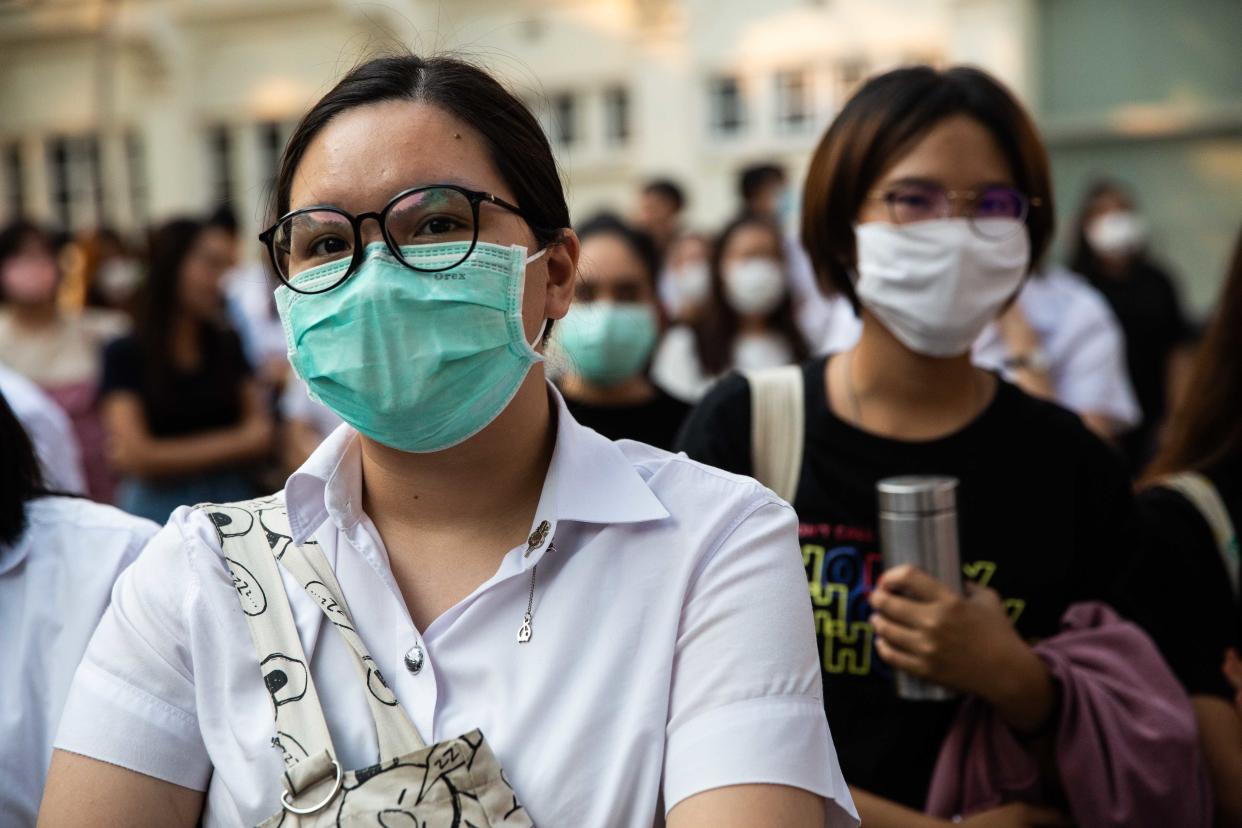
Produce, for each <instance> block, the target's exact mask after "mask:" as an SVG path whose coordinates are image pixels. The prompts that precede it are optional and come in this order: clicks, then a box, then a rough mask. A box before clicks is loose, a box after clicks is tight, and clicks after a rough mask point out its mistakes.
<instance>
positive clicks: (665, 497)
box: [40, 55, 857, 828]
mask: <svg viewBox="0 0 1242 828" xmlns="http://www.w3.org/2000/svg"><path fill="white" fill-rule="evenodd" d="M275 191H276V192H275V204H274V209H273V214H274V218H273V223H272V225H271V226H270V227H269V229H268V230H266V231H265V232H264V233H263V234H262V235H261V239H262V240H263V242H264V244H265V246H266V247H267V251H268V253H269V254H270V258H271V261H272V265H273V267H274V268H275V270H276V272H277V274H278V275H279V277H280V279H281V282H282V284H281V286H280V287H279V288H277V291H276V303H277V307H278V309H279V311H280V316H281V321H282V323H283V326H284V330H285V335H286V340H287V344H288V349H289V357H290V361H291V362H292V365H293V368H294V370H295V371H296V372H297V374H298V376H299V378H300V379H301V380H303V381H304V382H305V383H306V385H307V387H308V389H309V391H310V394H311V395H312V396H313V397H315V398H316V399H317V400H319V401H320V402H322V403H323V404H324V405H326V406H327V407H328V408H330V409H331V410H332V411H333V412H335V413H336V414H337V415H338V416H339V417H340V418H341V419H342V420H343V421H344V424H343V425H341V426H340V427H339V428H338V429H337V430H336V431H335V432H333V433H332V434H331V435H330V436H329V437H328V438H327V439H326V440H325V441H324V442H323V444H322V445H321V446H320V447H319V448H318V449H317V450H316V451H315V452H314V454H312V455H311V457H310V458H309V459H308V460H307V461H306V462H305V463H304V464H303V465H302V466H301V467H300V468H299V469H298V471H297V472H295V473H294V474H293V475H292V476H291V477H290V478H289V480H288V482H287V483H286V485H285V488H284V489H283V490H282V491H281V492H278V493H277V494H275V495H272V496H270V497H266V498H261V499H258V500H253V501H248V502H241V503H230V504H205V505H202V506H200V507H197V508H193V509H191V508H185V507H183V508H181V509H179V510H178V511H177V512H175V513H174V514H173V516H172V518H171V520H170V521H169V524H168V526H167V527H166V528H165V529H164V530H163V531H162V532H161V533H160V534H158V535H157V536H156V537H155V539H154V540H152V542H151V543H150V544H149V545H148V547H147V548H146V549H145V550H144V551H143V553H142V555H141V556H140V557H139V560H138V561H137V562H136V563H135V564H134V565H133V566H131V567H130V568H128V569H127V570H126V572H125V574H123V575H122V576H121V578H120V580H119V581H118V583H117V586H116V589H115V591H114V593H113V601H112V605H111V607H110V608H109V610H108V612H107V613H106V614H105V616H104V618H103V620H102V621H101V622H100V626H99V628H98V630H97V632H96V634H95V637H94V638H93V640H92V642H91V646H90V648H89V649H88V652H87V653H86V655H85V657H84V659H83V663H82V666H81V667H80V668H79V670H78V672H77V674H76V679H75V684H74V687H73V688H72V689H71V690H70V694H69V699H68V702H67V705H66V708H65V713H64V715H63V716H62V719H61V726H60V731H59V738H58V740H57V742H56V747H57V751H56V753H55V755H54V757H53V760H52V766H51V769H50V771H49V778H48V784H47V789H46V794H45V796H44V801H43V807H42V811H41V813H40V824H41V825H44V826H62V825H65V826H67V825H83V824H90V825H98V824H109V825H127V826H156V825H158V826H190V825H200V824H201V825H204V826H209V828H216V827H217V826H236V825H254V824H256V823H261V824H263V825H283V826H285V828H290V827H291V826H326V825H346V824H348V825H364V824H365V825H379V824H384V825H397V824H402V825H404V824H417V825H425V826H428V828H438V827H439V826H448V825H464V824H473V825H491V826H496V828H527V826H530V825H531V824H535V825H540V826H603V825H607V826H610V827H613V826H615V828H650V826H652V825H655V824H664V825H667V826H669V828H706V827H707V826H712V828H742V826H751V825H781V826H791V828H811V826H816V827H817V828H818V826H824V825H829V826H831V828H844V826H852V825H856V824H857V821H856V819H855V817H854V816H853V814H852V805H851V804H850V799H849V793H848V790H847V788H846V786H845V783H844V781H843V780H842V778H841V775H840V772H839V770H838V765H837V761H836V755H835V753H834V751H833V748H832V740H831V737H830V735H829V732H828V726H827V722H826V720H825V719H824V715H823V712H822V707H823V700H822V689H821V683H820V669H819V658H818V654H817V652H816V649H815V639H814V625H813V619H812V612H811V607H810V603H809V602H808V601H807V600H806V586H805V581H804V580H803V574H802V557H801V554H800V553H799V550H798V546H797V524H796V520H795V518H794V516H793V513H792V510H791V509H790V508H789V507H788V506H787V505H786V504H784V503H783V502H781V501H780V500H778V499H777V498H776V497H775V495H773V494H772V493H771V492H769V491H767V490H766V489H764V488H762V487H761V486H759V485H758V484H757V483H755V482H754V481H751V480H748V479H746V478H742V477H737V476H734V475H730V474H726V473H723V472H720V471H717V470H715V469H711V468H708V467H706V466H702V465H700V464H698V463H695V462H693V461H690V460H688V459H686V458H685V457H684V456H682V455H674V454H670V453H668V452H665V451H661V450H659V449H656V448H652V447H651V446H647V445H644V444H642V443H637V442H631V441H619V442H613V441H612V440H609V439H607V438H605V437H603V436H601V435H599V434H598V433H596V432H595V431H593V430H591V429H589V428H585V427H583V426H581V425H579V424H578V423H577V422H576V421H575V420H574V418H573V416H572V414H571V413H570V411H569V410H568V408H567V407H566V405H565V403H564V400H563V399H562V397H561V395H560V394H559V392H557V390H556V389H555V388H554V387H552V386H551V385H549V384H548V382H547V381H546V379H545V376H544V369H543V351H544V347H545V341H546V338H547V337H546V336H545V333H546V331H547V330H548V329H549V327H550V326H552V325H553V320H555V324H556V326H559V325H560V324H561V322H562V321H564V317H565V315H566V313H567V311H568V310H569V306H570V303H571V301H572V299H573V291H574V283H575V277H576V274H577V271H578V259H579V242H578V238H577V236H576V235H575V234H574V232H573V231H572V230H570V229H569V227H570V220H569V212H568V209H567V207H566V204H565V196H564V193H563V191H562V189H561V183H560V180H559V177H558V175H557V169H556V163H555V161H554V159H553V156H552V151H551V148H550V146H549V144H548V141H547V139H546V137H545V136H544V134H543V132H542V131H541V130H540V128H539V126H538V122H537V121H536V120H535V118H534V117H533V116H532V114H531V113H530V111H529V110H528V109H527V108H526V106H525V105H523V104H522V102H521V101H520V100H518V99H517V98H515V97H514V96H513V95H512V94H510V93H509V92H507V91H506V90H505V89H504V88H503V87H502V86H501V85H500V84H499V83H497V82H496V81H495V80H494V79H493V78H491V77H490V76H489V75H487V74H486V73H485V72H483V71H482V70H481V69H479V68H477V67H474V66H471V65H469V64H466V63H463V62H461V61H458V60H454V59H451V58H444V57H440V58H431V59H421V58H418V57H415V56H412V55H407V56H402V57H393V58H381V59H377V60H373V61H370V62H368V63H365V64H362V65H361V66H359V67H358V68H356V69H354V70H353V71H351V72H350V73H349V75H348V76H346V77H345V78H344V79H343V80H342V81H341V82H340V83H339V84H337V86H336V87H334V88H333V89H332V90H331V91H329V92H328V93H327V94H326V95H325V96H324V97H323V99H322V100H320V101H319V102H318V103H316V104H315V105H314V106H313V107H312V108H311V110H310V112H309V113H308V114H307V115H306V117H305V118H304V119H303V120H302V122H301V123H300V124H299V126H298V127H297V128H296V129H295V130H294V132H293V135H292V136H291V138H290V141H289V145H288V148H287V149H286V152H285V155H284V158H283V160H282V162H281V168H280V172H279V175H278V177H277V181H276V187H275ZM239 610H240V611H239Z"/></svg>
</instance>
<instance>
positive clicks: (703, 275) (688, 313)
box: [659, 233, 712, 323]
mask: <svg viewBox="0 0 1242 828" xmlns="http://www.w3.org/2000/svg"><path fill="white" fill-rule="evenodd" d="M711 258H712V240H711V239H710V238H708V237H707V236H706V235H704V234H703V233H684V234H683V235H682V236H681V237H679V238H678V239H677V240H676V241H675V242H673V244H672V245H671V246H670V247H669V249H668V255H667V256H665V257H664V270H663V272H661V274H660V284H659V293H660V304H661V306H663V308H664V312H665V313H666V314H668V318H669V319H672V320H674V321H676V322H686V323H692V322H693V321H694V320H695V319H696V318H698V315H699V314H700V313H701V312H702V311H703V308H705V307H707V300H708V299H709V298H710V297H711V294H712V266H711Z"/></svg>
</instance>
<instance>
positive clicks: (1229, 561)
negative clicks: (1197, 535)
mask: <svg viewBox="0 0 1242 828" xmlns="http://www.w3.org/2000/svg"><path fill="white" fill-rule="evenodd" d="M1160 485H1161V486H1163V487H1165V488H1166V489H1172V490H1173V491H1175V492H1177V493H1178V494H1180V495H1181V496H1182V497H1184V498H1186V499H1187V500H1189V501H1190V502H1191V503H1192V504H1193V505H1194V507H1195V508H1196V509H1198V510H1199V513H1200V514H1201V515H1203V519H1204V520H1205V521H1207V524H1208V526H1209V527H1211V529H1212V536H1213V537H1214V538H1215V539H1216V549H1217V551H1218V552H1219V553H1220V559H1221V562H1222V563H1223V564H1224V565H1225V572H1226V574H1227V575H1228V576H1229V585H1230V587H1232V588H1233V597H1234V599H1235V600H1236V599H1237V598H1238V597H1239V596H1240V595H1242V584H1240V583H1239V578H1240V571H1242V563H1240V561H1239V554H1238V533H1237V530H1236V529H1235V528H1234V525H1233V520H1232V519H1231V518H1230V517H1229V509H1228V507H1226V506H1225V501H1224V500H1222V499H1221V496H1220V492H1218V491H1217V490H1216V486H1214V485H1213V484H1212V481H1211V480H1209V479H1208V478H1207V477H1206V476H1204V475H1202V474H1200V473H1199V472H1192V471H1184V472H1177V473H1175V474H1171V475H1169V476H1167V477H1165V478H1163V479H1161V481H1160Z"/></svg>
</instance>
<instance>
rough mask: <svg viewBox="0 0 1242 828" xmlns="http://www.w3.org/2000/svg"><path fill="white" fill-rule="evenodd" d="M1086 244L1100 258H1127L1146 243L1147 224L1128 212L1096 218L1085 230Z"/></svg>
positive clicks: (1139, 217)
mask: <svg viewBox="0 0 1242 828" xmlns="http://www.w3.org/2000/svg"><path fill="white" fill-rule="evenodd" d="M1085 233H1086V236H1087V244H1089V245H1091V249H1092V250H1094V251H1095V252H1096V253H1098V254H1099V255H1101V256H1129V255H1131V254H1133V253H1137V252H1138V251H1139V250H1141V249H1142V248H1143V245H1144V244H1146V243H1147V222H1145V221H1143V217H1142V216H1140V215H1138V214H1136V213H1131V212H1129V211H1128V210H1127V211H1122V212H1113V213H1105V214H1104V215H1102V216H1096V217H1095V218H1094V219H1092V221H1091V223H1090V224H1088V225H1087V227H1086V228H1085Z"/></svg>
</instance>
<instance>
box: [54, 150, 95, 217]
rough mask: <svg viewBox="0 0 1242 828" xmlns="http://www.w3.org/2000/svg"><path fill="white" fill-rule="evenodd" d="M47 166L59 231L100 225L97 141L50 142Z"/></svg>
mask: <svg viewBox="0 0 1242 828" xmlns="http://www.w3.org/2000/svg"><path fill="white" fill-rule="evenodd" d="M47 163H48V179H49V180H48V183H49V186H50V187H51V203H52V215H53V216H54V217H55V219H56V221H57V222H58V223H59V225H60V227H61V228H62V229H64V230H77V229H80V228H83V227H91V226H94V225H95V224H97V223H98V222H99V220H100V218H101V217H102V212H103V211H102V203H103V192H102V187H101V182H102V180H103V171H102V170H101V169H100V158H99V139H98V137H97V136H95V135H74V136H64V135H61V136H56V137H54V138H49V139H48V142H47Z"/></svg>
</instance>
